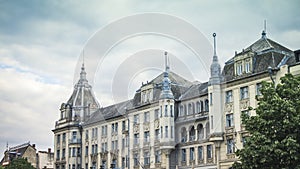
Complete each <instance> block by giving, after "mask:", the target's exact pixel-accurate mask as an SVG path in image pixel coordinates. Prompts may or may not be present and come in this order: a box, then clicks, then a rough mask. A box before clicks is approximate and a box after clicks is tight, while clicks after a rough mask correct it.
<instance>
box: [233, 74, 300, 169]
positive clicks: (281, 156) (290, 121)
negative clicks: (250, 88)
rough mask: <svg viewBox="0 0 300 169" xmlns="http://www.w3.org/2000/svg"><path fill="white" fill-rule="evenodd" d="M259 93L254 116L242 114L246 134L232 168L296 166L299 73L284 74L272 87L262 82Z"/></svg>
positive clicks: (298, 162)
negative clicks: (244, 141)
mask: <svg viewBox="0 0 300 169" xmlns="http://www.w3.org/2000/svg"><path fill="white" fill-rule="evenodd" d="M261 93H262V96H261V97H257V98H256V99H257V100H258V101H259V103H258V107H257V108H256V109H255V110H256V116H251V117H249V116H247V115H242V122H243V123H244V124H245V126H246V130H248V132H249V133H250V136H249V137H248V138H246V144H245V146H244V148H243V149H240V150H238V151H237V152H236V155H237V156H238V158H239V161H237V162H235V163H234V165H233V168H234V169H261V168H264V169H275V168H276V169H297V168H300V77H294V76H293V75H291V74H287V75H285V76H284V77H282V78H281V83H280V84H278V85H277V86H276V87H275V86H274V84H273V83H267V82H263V85H262V89H261Z"/></svg>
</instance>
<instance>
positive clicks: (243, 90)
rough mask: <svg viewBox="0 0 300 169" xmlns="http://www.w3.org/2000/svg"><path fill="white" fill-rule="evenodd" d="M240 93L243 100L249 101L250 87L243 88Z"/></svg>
mask: <svg viewBox="0 0 300 169" xmlns="http://www.w3.org/2000/svg"><path fill="white" fill-rule="evenodd" d="M240 92H241V99H247V98H248V97H249V95H248V86H246V87H241V89H240Z"/></svg>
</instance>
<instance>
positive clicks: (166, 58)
mask: <svg viewBox="0 0 300 169" xmlns="http://www.w3.org/2000/svg"><path fill="white" fill-rule="evenodd" d="M169 62H170V61H169V57H168V52H167V51H165V68H166V72H169V69H170V65H169Z"/></svg>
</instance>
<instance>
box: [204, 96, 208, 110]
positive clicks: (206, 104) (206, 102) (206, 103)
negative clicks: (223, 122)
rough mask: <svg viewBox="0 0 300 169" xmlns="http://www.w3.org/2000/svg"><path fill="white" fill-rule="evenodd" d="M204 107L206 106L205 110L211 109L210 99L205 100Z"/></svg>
mask: <svg viewBox="0 0 300 169" xmlns="http://www.w3.org/2000/svg"><path fill="white" fill-rule="evenodd" d="M204 107H205V111H206V112H208V110H209V105H208V99H206V100H205V105H204Z"/></svg>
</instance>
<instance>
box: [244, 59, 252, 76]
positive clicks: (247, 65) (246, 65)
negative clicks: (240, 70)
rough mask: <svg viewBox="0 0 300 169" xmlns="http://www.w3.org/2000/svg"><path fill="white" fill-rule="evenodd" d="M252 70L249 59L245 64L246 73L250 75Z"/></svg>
mask: <svg viewBox="0 0 300 169" xmlns="http://www.w3.org/2000/svg"><path fill="white" fill-rule="evenodd" d="M250 71H251V68H250V59H247V60H246V62H245V72H246V73H250Z"/></svg>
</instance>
